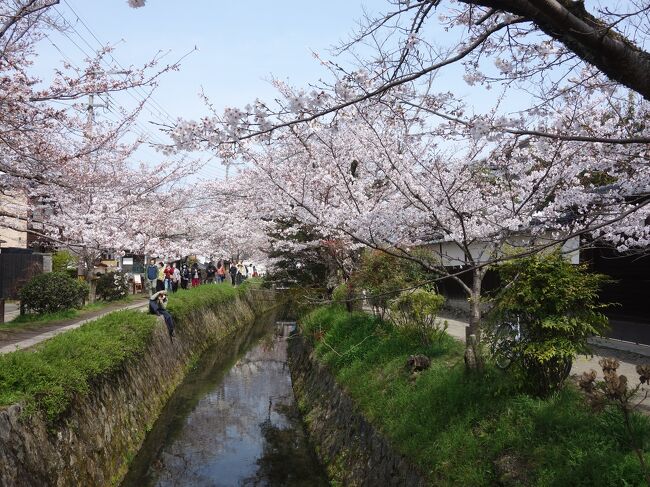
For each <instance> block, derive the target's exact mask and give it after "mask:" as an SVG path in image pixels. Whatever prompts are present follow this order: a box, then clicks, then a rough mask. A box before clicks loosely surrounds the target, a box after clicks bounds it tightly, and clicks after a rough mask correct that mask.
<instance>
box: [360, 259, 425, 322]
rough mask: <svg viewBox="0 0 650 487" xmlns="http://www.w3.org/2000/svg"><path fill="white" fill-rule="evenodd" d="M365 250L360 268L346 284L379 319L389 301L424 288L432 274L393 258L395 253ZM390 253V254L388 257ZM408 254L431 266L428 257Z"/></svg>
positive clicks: (418, 266)
mask: <svg viewBox="0 0 650 487" xmlns="http://www.w3.org/2000/svg"><path fill="white" fill-rule="evenodd" d="M386 250H387V251H383V250H369V251H366V252H364V254H363V255H362V258H361V266H360V267H359V269H358V270H357V271H356V272H355V273H354V274H353V276H352V279H351V281H350V283H351V285H352V286H354V288H355V289H358V290H364V291H365V292H366V297H367V301H368V303H370V305H371V306H372V307H373V309H374V311H375V314H377V315H378V316H379V317H380V318H381V319H383V318H384V315H385V312H386V310H387V309H388V307H389V304H390V301H391V300H393V299H394V298H395V297H396V296H398V295H399V294H400V293H401V292H402V290H404V289H406V288H415V287H423V288H425V289H426V288H428V287H429V286H428V284H427V283H428V282H430V279H431V277H433V276H432V274H430V273H427V272H426V271H424V270H423V268H422V267H421V266H420V264H418V263H417V262H414V261H412V260H409V259H405V258H400V257H397V256H396V255H393V253H395V254H399V250H396V249H392V250H391V249H386ZM390 252H392V253H390ZM411 254H412V255H413V256H414V257H415V258H417V259H420V260H421V261H423V262H431V261H432V260H433V257H432V255H431V254H430V253H429V252H427V251H426V250H420V251H414V252H411Z"/></svg>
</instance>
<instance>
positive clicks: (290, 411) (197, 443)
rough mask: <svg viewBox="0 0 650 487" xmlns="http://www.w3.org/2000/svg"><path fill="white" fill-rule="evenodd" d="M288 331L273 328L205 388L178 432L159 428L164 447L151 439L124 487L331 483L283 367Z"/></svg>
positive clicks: (169, 424)
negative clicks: (310, 440) (308, 438)
mask: <svg viewBox="0 0 650 487" xmlns="http://www.w3.org/2000/svg"><path fill="white" fill-rule="evenodd" d="M291 328H292V325H289V324H282V323H279V324H276V326H275V333H266V334H265V335H264V336H263V337H262V338H261V339H259V340H258V341H256V343H255V346H253V348H251V349H250V350H248V351H247V352H245V354H244V355H243V356H241V357H240V358H239V359H238V360H237V361H236V362H235V364H234V365H233V366H232V367H231V368H230V370H229V371H228V372H227V373H226V374H225V376H224V377H223V380H218V382H216V383H215V382H213V383H212V384H210V385H211V387H210V388H209V389H208V390H207V391H206V390H202V391H200V394H198V396H199V397H195V398H194V399H195V400H194V401H191V402H192V403H193V404H192V407H191V408H189V410H188V411H186V412H185V413H184V414H183V418H182V420H181V421H180V422H179V421H177V423H180V424H178V425H177V426H176V427H174V426H173V421H167V422H166V423H167V424H160V425H158V424H157V425H156V426H155V427H154V430H153V431H152V433H151V435H154V436H156V435H157V436H159V437H164V439H165V440H164V442H163V444H161V445H158V447H157V448H156V447H155V446H154V445H152V444H151V443H150V442H149V438H148V439H147V442H148V443H149V445H148V446H147V445H145V447H143V450H149V451H150V454H149V455H148V456H149V458H146V456H147V455H146V452H145V453H143V452H141V454H139V457H141V456H143V455H144V458H136V460H135V461H134V464H133V466H132V468H131V470H132V471H131V472H129V475H128V477H127V479H126V480H125V482H124V483H123V485H124V486H127V485H156V486H161V487H163V486H164V487H167V486H214V487H217V486H311V485H313V486H321V485H323V486H324V485H327V481H326V480H325V476H324V474H323V472H322V469H321V467H320V466H319V465H318V463H317V461H316V459H315V457H314V454H313V451H312V450H311V449H310V448H309V446H308V444H307V441H306V438H305V435H304V432H303V429H302V424H301V422H300V417H299V415H298V413H297V410H296V406H295V403H294V398H293V391H292V389H291V379H290V375H289V370H288V368H287V363H286V348H287V342H286V339H287V337H288V335H289V333H290V331H291ZM266 329H267V330H268V329H269V327H268V326H267V327H266ZM214 368H216V369H219V367H218V366H215V367H214ZM222 368H223V367H222ZM214 375H217V376H219V370H216V371H214V374H210V377H214ZM219 379H220V378H219ZM205 380H207V381H209V379H208V378H206V379H205ZM190 381H191V379H190ZM198 382H199V383H200V382H203V381H201V380H199V381H198ZM195 386H196V384H195ZM182 387H183V386H181V388H182ZM181 388H179V393H180V394H183V392H182V390H181ZM195 388H196V387H195ZM175 395H176V394H175ZM170 406H171V407H173V404H172V402H171V401H170ZM159 422H160V421H159ZM163 423H165V422H164V421H163ZM160 429H164V430H167V433H165V434H161V432H160V431H158V430H160ZM171 431H173V433H172V432H171ZM151 435H150V436H151ZM152 449H156V450H157V451H155V452H154V454H153V455H152V454H151V450H152ZM143 463H145V464H146V465H143ZM145 467H146V468H145ZM136 470H139V472H136Z"/></svg>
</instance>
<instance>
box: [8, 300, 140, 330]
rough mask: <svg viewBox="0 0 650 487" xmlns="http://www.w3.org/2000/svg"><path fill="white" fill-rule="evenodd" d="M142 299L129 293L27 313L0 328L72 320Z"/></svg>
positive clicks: (31, 326) (32, 325)
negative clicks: (117, 296)
mask: <svg viewBox="0 0 650 487" xmlns="http://www.w3.org/2000/svg"><path fill="white" fill-rule="evenodd" d="M138 299H141V297H140V296H136V295H129V296H127V297H126V298H124V299H119V300H117V301H95V302H94V303H89V304H86V305H84V306H83V307H82V308H80V309H65V310H61V311H57V312H55V313H26V314H24V315H18V316H16V317H15V318H14V319H13V320H11V321H9V322H7V323H0V330H8V329H14V328H18V327H21V328H22V327H25V326H29V327H30V328H33V327H35V326H41V325H48V324H51V323H55V322H57V321H63V320H70V319H73V318H83V317H84V316H85V315H87V314H89V313H92V312H94V311H101V310H103V309H105V308H107V307H108V306H112V305H126V304H129V303H133V302H135V301H137V300H138Z"/></svg>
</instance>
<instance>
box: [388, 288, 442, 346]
mask: <svg viewBox="0 0 650 487" xmlns="http://www.w3.org/2000/svg"><path fill="white" fill-rule="evenodd" d="M444 302H445V298H444V297H442V296H441V295H439V294H436V293H435V292H433V291H427V290H425V289H416V290H414V291H404V292H402V293H401V294H400V295H399V296H398V297H397V298H395V299H394V300H393V301H391V303H390V318H391V320H392V321H393V323H395V324H396V325H397V326H399V327H401V328H403V329H404V330H406V331H407V332H408V331H411V332H413V333H415V334H416V335H417V337H418V338H419V340H420V341H421V342H422V343H423V344H425V345H426V344H428V343H430V341H431V339H432V338H433V339H439V338H440V337H441V336H442V335H443V334H444V333H445V330H446V329H447V325H446V324H445V325H443V326H440V325H439V324H438V323H436V316H437V314H438V310H439V309H440V307H441V306H442V304H443V303H444Z"/></svg>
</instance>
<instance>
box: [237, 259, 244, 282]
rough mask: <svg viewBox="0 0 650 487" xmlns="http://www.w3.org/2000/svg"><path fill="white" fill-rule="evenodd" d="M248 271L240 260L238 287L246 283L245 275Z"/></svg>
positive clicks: (238, 264) (238, 263)
mask: <svg viewBox="0 0 650 487" xmlns="http://www.w3.org/2000/svg"><path fill="white" fill-rule="evenodd" d="M245 272H246V270H245V269H244V264H242V261H241V260H240V261H239V262H237V276H236V277H237V285H239V284H241V283H242V282H243V281H244V274H245Z"/></svg>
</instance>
